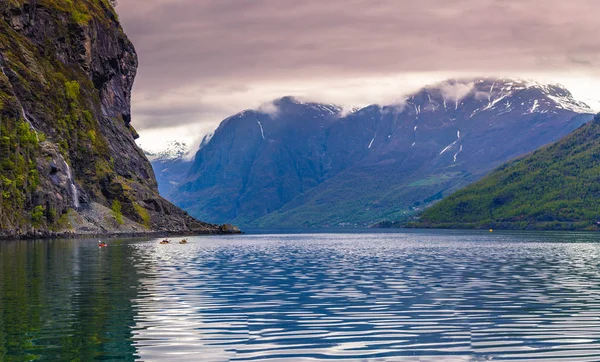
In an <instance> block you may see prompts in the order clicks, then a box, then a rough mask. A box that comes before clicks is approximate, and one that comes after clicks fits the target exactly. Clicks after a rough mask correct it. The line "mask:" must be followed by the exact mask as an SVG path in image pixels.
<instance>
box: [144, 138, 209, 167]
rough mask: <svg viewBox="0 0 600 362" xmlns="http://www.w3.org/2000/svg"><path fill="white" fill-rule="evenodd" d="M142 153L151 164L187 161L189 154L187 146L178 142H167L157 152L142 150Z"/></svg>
mask: <svg viewBox="0 0 600 362" xmlns="http://www.w3.org/2000/svg"><path fill="white" fill-rule="evenodd" d="M203 142H204V141H203ZM142 149H143V148H142ZM143 151H144V154H145V155H146V157H147V158H148V160H150V161H151V162H153V161H171V160H178V159H187V158H188V156H189V155H190V153H191V150H190V148H189V147H188V145H187V144H186V143H184V142H179V141H169V142H168V143H167V147H166V148H165V149H162V150H159V151H150V150H146V149H143Z"/></svg>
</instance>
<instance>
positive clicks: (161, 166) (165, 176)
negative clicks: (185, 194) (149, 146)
mask: <svg viewBox="0 0 600 362" xmlns="http://www.w3.org/2000/svg"><path fill="white" fill-rule="evenodd" d="M144 154H145V155H146V157H147V158H148V160H150V163H151V164H152V169H153V170H154V173H155V175H156V181H157V182H158V191H159V192H160V194H161V195H165V196H166V195H169V194H171V192H173V190H174V189H175V188H176V187H177V186H178V185H179V184H181V183H182V182H183V181H184V180H185V177H186V175H187V173H188V171H189V169H190V167H191V164H192V161H191V159H190V158H189V154H190V149H189V147H188V146H187V145H186V144H185V143H183V142H178V141H171V142H169V143H168V144H167V147H166V148H165V149H164V150H162V151H160V152H150V151H144Z"/></svg>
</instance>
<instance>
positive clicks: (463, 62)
mask: <svg viewBox="0 0 600 362" xmlns="http://www.w3.org/2000/svg"><path fill="white" fill-rule="evenodd" d="M117 11H118V12H119V16H120V19H121V21H122V23H123V26H124V28H125V31H126V33H127V34H128V35H129V37H130V38H131V40H132V41H133V42H134V44H135V46H136V49H137V51H138V54H139V57H140V68H139V72H138V77H137V79H136V84H135V88H134V97H133V112H134V114H133V116H134V121H133V122H134V125H135V126H136V128H137V129H138V130H139V132H140V134H141V136H142V138H141V139H140V140H139V143H140V144H141V145H142V146H144V147H145V148H149V149H157V148H160V146H161V145H162V144H164V143H165V142H166V141H168V140H171V139H178V140H183V141H186V142H188V143H197V142H198V141H199V140H200V139H201V138H202V136H203V135H204V134H206V133H208V132H210V131H212V130H214V129H215V128H216V127H217V126H218V124H219V123H220V121H221V120H222V119H224V118H226V117H227V116H230V115H232V114H235V113H237V112H239V111H241V110H244V109H248V108H258V107H259V106H260V105H261V104H263V103H265V102H268V101H271V100H273V99H275V98H279V97H282V96H285V95H294V96H299V97H303V98H305V99H310V100H316V101H323V102H327V103H336V104H339V105H341V106H344V107H355V106H363V105H367V104H372V103H379V104H386V103H391V102H394V101H397V100H400V99H402V96H403V95H404V94H406V93H408V92H410V91H413V90H416V89H417V88H420V87H422V86H424V85H426V84H430V83H434V82H437V81H442V80H444V79H448V78H458V77H461V78H462V77H465V76H473V77H477V76H505V77H519V78H531V79H537V80H539V81H544V82H552V83H561V84H564V85H565V86H567V87H568V88H569V89H570V90H571V91H572V92H573V94H574V95H575V96H576V97H577V98H578V99H580V100H583V101H585V102H587V103H588V104H589V105H590V106H592V107H593V108H594V109H595V110H599V111H600V42H599V41H598V34H600V16H599V15H598V14H600V1H598V0H568V1H566V0H543V1H542V0H119V6H118V7H117Z"/></svg>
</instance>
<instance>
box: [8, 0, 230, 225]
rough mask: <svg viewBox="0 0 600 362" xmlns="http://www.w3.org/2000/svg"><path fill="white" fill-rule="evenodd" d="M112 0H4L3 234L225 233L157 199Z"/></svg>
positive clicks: (130, 59)
mask: <svg viewBox="0 0 600 362" xmlns="http://www.w3.org/2000/svg"><path fill="white" fill-rule="evenodd" d="M137 65H138V59H137V55H136V52H135V49H134V47H133V45H132V44H131V42H130V41H129V40H128V38H127V37H126V35H125V33H124V32H123V29H122V28H121V26H120V24H119V22H118V20H117V14H116V13H115V11H114V9H113V8H112V6H111V4H110V2H109V1H107V0H78V1H51V0H37V1H15V0H0V70H1V72H0V133H1V137H0V149H1V150H2V151H1V152H0V178H1V182H0V237H20V236H31V237H34V236H35V237H39V236H52V235H64V234H65V233H76V234H103V233H139V232H153V231H174V232H190V231H195V232H207V233H209V232H218V231H219V229H218V227H217V226H215V225H211V224H206V223H203V222H199V221H197V220H195V219H193V218H192V217H190V216H189V215H187V214H186V213H185V212H183V211H182V210H180V209H179V208H177V207H175V206H174V205H172V204H171V203H170V202H168V201H167V200H165V199H163V198H162V197H160V196H159V194H158V190H157V184H156V180H155V177H154V172H153V171H152V168H151V166H150V163H149V162H148V160H147V159H146V157H145V156H144V154H143V152H142V151H141V150H140V149H139V148H138V147H137V146H136V144H135V142H134V139H135V138H136V137H137V134H136V132H135V130H134V129H133V127H132V126H131V121H132V116H131V111H130V100H131V88H132V86H133V81H134V78H135V75H136V70H137Z"/></svg>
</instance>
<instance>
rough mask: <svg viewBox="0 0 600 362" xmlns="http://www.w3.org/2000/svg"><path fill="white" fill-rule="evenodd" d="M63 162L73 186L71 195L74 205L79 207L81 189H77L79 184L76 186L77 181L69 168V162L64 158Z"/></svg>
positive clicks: (76, 207)
mask: <svg viewBox="0 0 600 362" xmlns="http://www.w3.org/2000/svg"><path fill="white" fill-rule="evenodd" d="M62 161H63V164H64V166H65V170H66V174H67V178H68V179H69V184H70V187H71V196H72V197H73V207H75V209H79V190H77V186H75V182H73V177H72V176H71V169H70V168H69V164H67V162H66V161H65V160H64V159H63V160H62Z"/></svg>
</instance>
